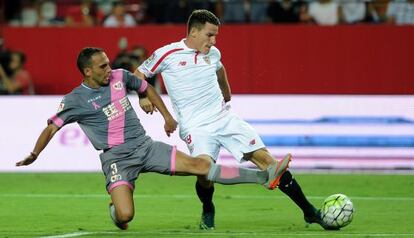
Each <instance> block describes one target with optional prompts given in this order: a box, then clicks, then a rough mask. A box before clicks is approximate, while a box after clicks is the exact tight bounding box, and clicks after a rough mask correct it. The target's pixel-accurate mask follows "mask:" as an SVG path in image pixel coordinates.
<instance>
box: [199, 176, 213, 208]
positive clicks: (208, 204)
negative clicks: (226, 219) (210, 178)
mask: <svg viewBox="0 0 414 238" xmlns="http://www.w3.org/2000/svg"><path fill="white" fill-rule="evenodd" d="M195 188H196V191H197V195H198V198H199V199H200V201H201V202H202V203H203V213H207V212H214V204H213V193H214V186H211V187H209V188H204V187H202V186H201V185H200V184H199V182H198V181H197V182H196V185H195Z"/></svg>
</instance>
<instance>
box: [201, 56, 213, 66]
mask: <svg viewBox="0 0 414 238" xmlns="http://www.w3.org/2000/svg"><path fill="white" fill-rule="evenodd" d="M203 60H204V61H205V62H206V63H207V64H211V62H210V57H208V55H206V56H204V57H203Z"/></svg>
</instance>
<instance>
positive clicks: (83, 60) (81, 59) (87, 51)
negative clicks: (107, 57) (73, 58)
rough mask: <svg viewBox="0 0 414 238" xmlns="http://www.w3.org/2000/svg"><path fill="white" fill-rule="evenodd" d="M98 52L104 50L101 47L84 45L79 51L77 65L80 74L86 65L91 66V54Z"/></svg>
mask: <svg viewBox="0 0 414 238" xmlns="http://www.w3.org/2000/svg"><path fill="white" fill-rule="evenodd" d="M100 52H104V50H103V49H101V48H96V47H86V48H83V49H82V50H81V52H80V53H79V55H78V60H77V65H78V69H79V71H80V72H81V74H82V75H84V73H83V70H84V69H85V68H86V67H90V66H91V58H92V56H93V55H94V54H96V53H100Z"/></svg>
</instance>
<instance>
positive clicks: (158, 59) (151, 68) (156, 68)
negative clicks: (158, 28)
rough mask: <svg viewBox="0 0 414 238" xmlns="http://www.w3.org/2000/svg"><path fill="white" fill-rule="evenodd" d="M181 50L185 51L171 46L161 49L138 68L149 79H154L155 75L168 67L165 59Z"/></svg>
mask: <svg viewBox="0 0 414 238" xmlns="http://www.w3.org/2000/svg"><path fill="white" fill-rule="evenodd" d="M180 50H183V48H178V47H177V48H174V47H170V46H169V47H162V48H159V49H158V50H156V51H155V52H154V53H153V54H152V55H151V56H150V57H149V58H148V59H146V60H145V61H144V62H143V63H142V64H141V65H140V66H139V67H138V70H139V71H140V72H142V73H143V74H144V75H145V76H146V77H147V78H152V77H154V75H156V74H158V73H161V72H162V71H164V70H165V69H166V67H168V64H167V63H166V60H165V59H166V58H167V57H168V56H169V55H171V54H173V53H174V52H177V51H180Z"/></svg>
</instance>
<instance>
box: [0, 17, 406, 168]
mask: <svg viewBox="0 0 414 238" xmlns="http://www.w3.org/2000/svg"><path fill="white" fill-rule="evenodd" d="M185 31H186V28H185V26H184V25H143V26H140V27H137V28H133V29H129V28H110V29H108V28H103V27H93V28H61V27H48V28H19V27H4V28H3V37H4V43H5V46H6V47H7V48H10V49H19V50H22V51H23V52H25V53H26V55H27V58H28V59H29V60H28V62H27V65H26V68H27V69H28V70H29V71H30V72H31V74H32V77H33V81H34V83H35V87H36V91H37V93H38V94H40V95H44V96H43V97H42V96H31V97H23V98H20V97H15V96H13V97H12V98H10V97H9V98H7V97H1V98H0V100H1V101H2V107H3V111H5V112H7V113H5V114H4V116H3V120H6V121H13V124H14V125H15V126H16V127H18V128H15V127H10V126H9V125H8V124H6V123H3V124H2V125H1V127H2V131H3V133H2V136H1V146H2V147H3V148H11V149H10V150H7V152H6V155H7V156H6V158H7V160H8V162H7V163H5V164H3V165H2V166H1V168H0V170H4V171H15V170H16V168H14V167H13V162H14V161H16V160H18V159H20V158H21V157H23V156H24V155H25V153H27V151H30V150H31V149H32V146H33V143H34V142H33V140H34V138H36V136H37V133H39V130H40V128H41V127H42V126H43V125H44V122H45V119H46V118H48V117H49V116H50V115H52V114H53V113H54V110H55V108H56V107H57V105H58V103H59V100H60V98H61V96H55V97H50V96H46V95H63V94H65V93H68V92H69V91H70V90H71V89H72V88H73V87H76V86H77V85H78V84H79V83H80V80H81V78H80V76H79V73H78V71H77V69H76V65H75V61H76V56H77V52H79V50H80V49H82V48H83V47H85V46H91V45H92V46H98V47H102V48H104V49H105V50H106V51H107V53H108V56H109V57H110V58H112V59H113V58H114V57H115V56H116V55H117V54H118V52H119V48H118V45H119V42H120V41H122V40H125V39H126V40H127V42H128V45H129V46H132V45H136V44H139V45H143V46H145V47H146V48H147V49H148V51H149V52H152V51H153V50H155V49H156V48H157V47H159V46H161V45H164V44H167V43H168V42H172V41H176V40H180V39H181V38H182V36H183V35H184V34H185ZM412 42H414V30H413V27H412V26H399V27H395V26H389V25H359V26H331V27H320V26H308V25H293V26H286V25H282V26H280V25H224V26H223V27H221V28H220V35H219V40H218V43H217V46H218V47H219V48H220V49H221V52H222V61H223V63H224V64H225V65H226V69H227V70H228V76H229V81H230V84H231V88H232V93H233V94H234V95H235V96H234V97H233V100H232V101H233V102H232V104H233V109H234V110H235V111H236V113H238V114H240V115H241V116H242V117H243V118H244V119H246V120H248V121H249V122H251V123H252V125H253V126H254V127H255V128H256V129H258V131H259V133H260V134H261V136H262V137H263V138H264V139H265V142H266V143H267V144H268V146H269V147H271V149H272V151H273V152H274V154H275V155H276V156H281V155H282V154H283V153H285V152H292V153H293V154H296V161H297V162H296V163H292V166H293V168H295V167H296V168H304V169H323V170H329V169H341V170H347V169H351V170H355V169H356V170H359V169H362V170H380V171H389V170H391V171H394V172H399V173H400V172H404V173H406V172H408V173H411V171H412V170H413V168H414V107H413V106H412V105H413V102H414V100H413V96H412V95H413V93H414V83H413V74H412V55H413V53H414V45H413V44H412ZM255 95H256V96H255ZM259 95H262V96H263V95H264V96H265V97H260V96H259ZM164 99H165V101H167V103H169V99H168V98H167V97H165V98H164ZM43 101H44V103H43V104H39V103H34V102H43ZM54 105H56V106H54ZM257 105H260V106H259V107H258V106H257ZM255 108H256V110H255ZM137 111H138V112H140V111H141V110H140V109H138V110H137ZM28 115H29V117H30V118H31V123H29V124H26V125H25V127H21V126H19V124H16V123H17V122H18V121H19V120H18V119H17V118H19V119H21V120H23V121H22V122H21V123H24V121H25V120H26V117H27V116H28ZM40 115H42V117H40ZM140 118H141V120H142V121H143V123H144V126H146V127H147V131H148V133H149V134H150V135H151V136H152V137H153V138H155V139H158V140H162V141H166V142H169V143H172V144H176V145H179V148H180V149H181V150H183V151H187V149H186V147H185V146H184V145H183V143H182V142H181V140H180V139H179V138H178V136H177V135H175V136H174V137H173V138H172V139H171V138H167V137H166V136H165V135H164V134H163V132H162V130H161V128H162V127H161V125H160V124H159V123H161V118H158V119H159V121H154V120H153V121H151V120H150V119H149V117H148V116H147V115H143V114H142V113H141V115H140ZM154 122H155V123H154ZM74 127H75V128H78V127H77V126H74ZM73 130H75V132H72V133H74V134H69V135H70V136H71V138H72V140H74V144H75V145H78V147H76V146H75V148H74V146H73V144H71V145H68V144H64V143H63V144H62V143H60V144H59V143H58V144H59V146H56V147H50V148H48V149H47V150H46V151H45V156H47V157H52V158H51V161H53V160H58V161H60V162H63V163H66V162H65V161H67V162H68V164H70V165H73V166H74V167H71V166H69V167H68V166H59V167H53V166H54V163H53V162H45V163H46V164H48V163H50V164H51V167H47V168H44V170H47V171H49V170H52V171H53V170H70V171H76V170H77V169H79V168H80V166H81V164H83V163H84V162H85V161H88V164H89V166H85V165H82V166H83V168H81V170H87V171H90V170H93V171H95V170H99V168H100V167H99V164H98V161H97V160H94V157H95V156H96V155H97V153H96V152H95V151H93V149H92V147H91V146H90V145H89V144H88V145H87V146H85V144H84V143H83V140H84V138H83V137H82V136H80V135H83V133H82V132H81V131H80V130H79V129H73ZM28 132H30V133H28ZM22 135H24V137H23V138H22ZM60 135H62V133H61V134H60ZM63 135H67V134H63ZM74 135H77V136H74ZM12 138H14V139H15V140H12ZM77 140H78V141H77ZM11 142H12V143H11ZM54 143H57V142H56V141H55V142H54ZM22 145H24V147H22ZM61 147H62V148H65V149H63V150H62V148H61ZM74 149H75V150H74ZM66 150H68V151H67V153H65V152H63V153H62V151H66ZM16 151H18V152H19V153H15V152H16ZM52 151H53V152H52ZM73 151H78V153H75V155H76V160H75V161H78V162H74V161H73V158H74V157H75V156H73V155H74V154H73ZM48 153H52V154H53V155H52V154H48ZM48 155H49V156H48ZM89 157H92V158H91V159H89ZM222 157H223V158H229V160H231V158H230V156H229V154H228V153H226V152H225V151H223V153H222ZM84 158H88V160H84ZM91 161H93V162H91ZM76 164H78V166H75V165H76ZM37 166H40V168H37ZM41 168H42V164H39V165H36V166H34V167H29V168H27V170H28V171H30V170H31V169H34V170H36V171H38V170H42V169H41ZM94 168H95V169H94Z"/></svg>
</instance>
